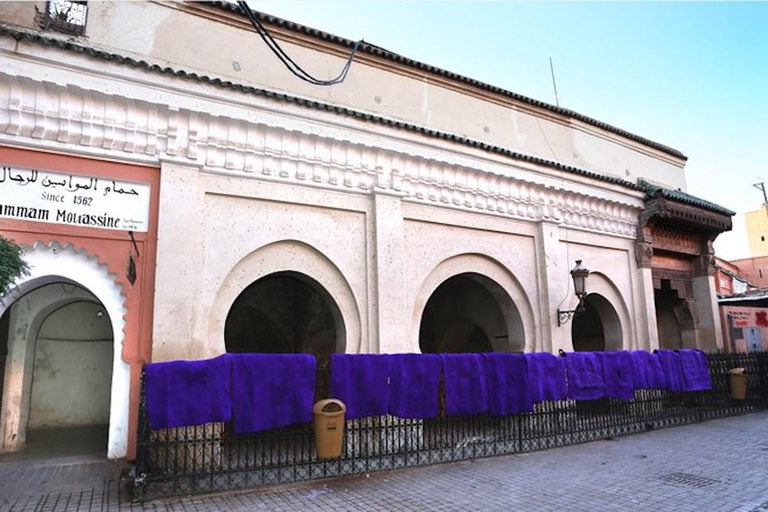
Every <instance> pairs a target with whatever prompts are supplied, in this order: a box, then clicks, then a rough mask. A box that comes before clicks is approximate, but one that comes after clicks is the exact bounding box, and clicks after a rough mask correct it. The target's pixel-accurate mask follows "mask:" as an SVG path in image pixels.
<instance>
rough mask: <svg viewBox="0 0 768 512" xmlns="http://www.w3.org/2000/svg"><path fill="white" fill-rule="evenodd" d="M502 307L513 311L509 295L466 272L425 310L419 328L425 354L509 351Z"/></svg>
mask: <svg viewBox="0 0 768 512" xmlns="http://www.w3.org/2000/svg"><path fill="white" fill-rule="evenodd" d="M502 307H506V308H512V309H514V313H515V314H516V315H515V316H519V315H517V310H516V308H514V304H512V301H511V299H510V298H509V296H508V295H507V294H506V293H505V292H504V290H503V289H502V288H501V286H499V284H498V283H496V282H495V281H493V280H491V279H489V278H487V277H485V276H482V275H480V274H474V273H464V274H459V275H456V276H453V277H451V278H449V279H447V280H446V281H444V282H443V283H442V284H440V286H438V287H437V289H435V291H434V292H433V293H432V295H431V296H430V298H429V300H428V301H427V303H426V306H425V307H424V312H423V314H422V317H421V324H420V329H419V347H420V349H421V351H422V352H423V353H458V352H494V351H498V352H504V351H507V350H508V349H509V339H510V329H516V331H515V332H514V333H513V334H514V335H515V336H514V337H515V338H516V339H517V337H521V336H520V333H518V332H517V331H522V326H521V325H518V326H508V325H507V322H506V319H505V314H504V311H503V310H502Z"/></svg>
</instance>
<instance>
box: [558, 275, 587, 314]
mask: <svg viewBox="0 0 768 512" xmlns="http://www.w3.org/2000/svg"><path fill="white" fill-rule="evenodd" d="M587 277H589V269H588V268H587V267H585V266H584V265H582V264H581V260H576V266H575V267H573V270H571V279H573V290H574V292H575V293H576V297H578V299H579V304H578V306H576V309H572V310H570V311H560V309H558V310H557V326H558V327H560V326H561V325H565V324H566V323H568V320H570V319H571V318H573V317H574V316H576V315H580V314H582V313H583V312H584V311H586V309H587V308H585V307H584V298H585V297H586V296H587Z"/></svg>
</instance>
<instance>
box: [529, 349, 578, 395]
mask: <svg viewBox="0 0 768 512" xmlns="http://www.w3.org/2000/svg"><path fill="white" fill-rule="evenodd" d="M525 357H526V359H527V360H528V361H527V370H528V391H529V393H530V395H531V401H532V402H533V403H534V404H537V403H539V402H543V401H545V400H565V399H566V398H568V388H567V386H566V383H565V361H564V360H563V358H562V357H558V356H556V355H554V354H550V353H549V352H535V353H531V354H525Z"/></svg>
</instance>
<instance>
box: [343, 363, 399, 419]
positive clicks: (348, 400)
mask: <svg viewBox="0 0 768 512" xmlns="http://www.w3.org/2000/svg"><path fill="white" fill-rule="evenodd" d="M389 364H390V359H389V356H388V355H384V354H331V396H332V397H333V398H337V399H339V400H341V401H342V402H344V403H345V404H346V406H347V414H346V418H347V419H350V420H353V419H356V418H365V417H367V416H383V415H385V414H387V413H388V411H389V394H390V387H389Z"/></svg>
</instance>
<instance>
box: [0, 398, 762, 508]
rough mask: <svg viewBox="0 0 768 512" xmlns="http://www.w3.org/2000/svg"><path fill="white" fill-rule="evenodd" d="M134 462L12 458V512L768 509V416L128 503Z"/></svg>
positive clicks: (0, 499) (1, 501)
mask: <svg viewBox="0 0 768 512" xmlns="http://www.w3.org/2000/svg"><path fill="white" fill-rule="evenodd" d="M124 469H125V467H124V466H121V465H119V464H115V463H105V462H79V461H74V462H73V461H69V462H67V463H58V464H54V465H50V464H48V463H44V462H41V461H30V462H13V461H11V462H3V459H2V458H0V510H3V511H14V512H16V511H39V512H43V511H46V512H48V511H51V512H54V511H69V510H72V511H79V510H133V511H139V510H147V511H215V510H222V511H236V510H237V511H246V510H247V511H251V510H270V511H271V510H285V511H288V510H317V511H322V510H327V511H334V512H336V511H343V510H349V511H355V512H360V511H365V510H387V511H390V510H429V511H432V510H435V511H459V510H461V511H464V510H477V511H481V510H482V511H492V510H498V511H502V510H503V511H508V510H518V511H574V512H576V511H589V512H594V511H619V510H620V511H652V512H662V511H696V512H698V511H729V512H730V511H732V512H737V511H738V512H758V511H768V412H762V413H755V414H750V415H745V416H737V417H733V418H727V419H722V420H714V421H710V422H706V423H700V424H697V425H690V426H685V427H678V428H672V429H665V430H658V431H653V432H647V433H644V434H638V435H634V436H627V437H622V438H617V439H615V440H606V441H597V442H593V443H589V444H582V445H576V446H570V447H564V448H557V449H553V450H547V451H541V452H535V453H529V454H524V455H511V456H504V457H496V458H490V459H480V460H473V461H465V462H458V463H452V464H444V465H439V466H430V467H425V468H414V469H405V470H398V471H392V472H386V473H375V474H370V475H362V476H355V477H346V478H340V479H336V480H330V481H321V482H310V483H304V484H295V485H285V486H281V487H273V488H266V489H256V490H250V491H241V492H234V493H227V494H220V495H213V496H211V495H209V496H196V497H185V498H174V499H166V500H158V501H153V502H148V503H144V504H135V503H130V502H127V501H125V500H126V499H127V496H128V495H127V493H126V490H125V488H124V486H123V485H121V480H120V475H121V471H123V470H124Z"/></svg>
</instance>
